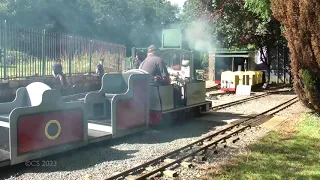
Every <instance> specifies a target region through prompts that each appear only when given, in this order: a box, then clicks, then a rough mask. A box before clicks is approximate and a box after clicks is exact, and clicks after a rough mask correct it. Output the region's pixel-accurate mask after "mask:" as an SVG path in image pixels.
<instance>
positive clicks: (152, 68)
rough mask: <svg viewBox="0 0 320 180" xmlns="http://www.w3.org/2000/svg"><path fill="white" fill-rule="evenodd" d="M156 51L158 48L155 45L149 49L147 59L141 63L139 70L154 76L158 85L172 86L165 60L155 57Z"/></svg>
mask: <svg viewBox="0 0 320 180" xmlns="http://www.w3.org/2000/svg"><path fill="white" fill-rule="evenodd" d="M155 51H156V47H155V46H154V45H151V46H149V47H148V55H147V58H146V59H145V60H144V61H143V62H142V63H141V65H140V67H139V69H142V70H144V71H146V72H148V73H149V74H150V75H152V76H153V77H154V78H155V81H156V82H157V83H160V84H161V85H168V84H170V77H169V73H168V70H167V67H166V65H165V63H164V61H163V59H161V58H160V57H158V56H157V55H155Z"/></svg>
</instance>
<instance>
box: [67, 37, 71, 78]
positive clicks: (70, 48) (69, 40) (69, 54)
mask: <svg viewBox="0 0 320 180" xmlns="http://www.w3.org/2000/svg"><path fill="white" fill-rule="evenodd" d="M71 40H72V36H69V51H68V52H69V76H71V74H72V72H71V71H72V67H71V65H72V63H71V61H72V50H71V43H72V42H71Z"/></svg>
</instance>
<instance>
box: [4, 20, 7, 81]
mask: <svg viewBox="0 0 320 180" xmlns="http://www.w3.org/2000/svg"><path fill="white" fill-rule="evenodd" d="M7 33H8V31H7V20H4V38H3V40H4V43H3V57H4V58H3V76H4V79H7Z"/></svg>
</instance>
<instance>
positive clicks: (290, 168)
mask: <svg viewBox="0 0 320 180" xmlns="http://www.w3.org/2000/svg"><path fill="white" fill-rule="evenodd" d="M281 129H283V127H282V128H281ZM281 129H280V131H278V132H275V131H273V132H271V133H270V134H269V135H268V136H266V137H264V138H263V139H261V140H260V141H259V142H258V143H256V144H254V145H252V146H250V147H248V151H249V153H248V155H246V156H241V157H237V158H235V159H234V160H233V161H232V162H231V163H230V164H228V165H225V166H223V167H221V169H218V170H215V171H214V172H210V173H209V176H208V177H209V178H205V179H223V180H224V179H228V180H230V179H239V180H242V179H250V180H251V179H252V180H253V179H259V180H260V179H290V180H291V179H320V153H319V151H320V117H319V116H317V115H314V114H304V115H303V116H302V117H301V120H300V121H299V122H298V124H295V125H292V124H291V127H285V129H286V130H281Z"/></svg>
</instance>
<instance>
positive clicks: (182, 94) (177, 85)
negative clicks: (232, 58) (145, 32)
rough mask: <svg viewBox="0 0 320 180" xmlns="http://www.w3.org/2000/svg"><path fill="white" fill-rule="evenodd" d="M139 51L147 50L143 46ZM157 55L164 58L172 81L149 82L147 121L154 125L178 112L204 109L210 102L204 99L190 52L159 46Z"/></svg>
mask: <svg viewBox="0 0 320 180" xmlns="http://www.w3.org/2000/svg"><path fill="white" fill-rule="evenodd" d="M139 51H140V53H141V52H146V50H144V49H139ZM135 54H136V53H135ZM156 54H157V55H158V56H159V57H161V58H162V59H163V60H164V62H165V64H166V67H167V70H168V73H169V74H170V79H171V84H170V85H159V84H156V83H151V84H150V97H149V107H150V121H149V123H150V124H151V125H157V124H159V123H162V122H163V121H165V120H167V119H170V120H174V119H177V118H181V117H180V115H181V114H188V113H192V114H194V113H197V114H198V113H199V112H201V111H207V110H208V109H209V108H210V106H211V102H207V101H206V99H205V94H206V87H205V81H199V80H196V78H195V72H194V66H193V64H194V63H193V54H192V52H191V51H187V50H183V49H160V51H158V52H156Z"/></svg>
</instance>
